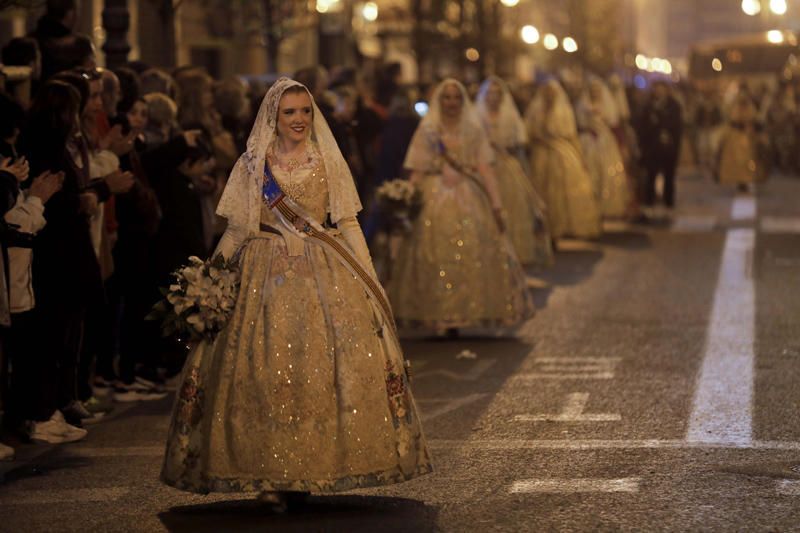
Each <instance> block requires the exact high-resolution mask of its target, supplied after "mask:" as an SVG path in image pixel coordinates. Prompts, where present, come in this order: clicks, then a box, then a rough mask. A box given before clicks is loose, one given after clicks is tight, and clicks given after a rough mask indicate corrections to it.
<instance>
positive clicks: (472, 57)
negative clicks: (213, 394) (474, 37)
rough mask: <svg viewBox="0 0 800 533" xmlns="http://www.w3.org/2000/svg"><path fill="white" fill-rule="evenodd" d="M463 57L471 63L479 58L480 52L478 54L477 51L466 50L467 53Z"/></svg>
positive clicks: (472, 49)
mask: <svg viewBox="0 0 800 533" xmlns="http://www.w3.org/2000/svg"><path fill="white" fill-rule="evenodd" d="M464 55H465V56H466V57H467V60H469V61H472V62H473V63H474V62H476V61H477V60H479V59H480V58H481V54H480V52H478V50H477V49H475V48H467V51H466V52H464Z"/></svg>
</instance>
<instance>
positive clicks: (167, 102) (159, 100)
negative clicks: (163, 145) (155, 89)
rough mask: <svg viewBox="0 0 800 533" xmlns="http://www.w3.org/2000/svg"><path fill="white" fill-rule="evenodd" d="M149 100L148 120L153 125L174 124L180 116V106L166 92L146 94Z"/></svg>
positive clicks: (145, 97) (145, 98) (146, 99)
mask: <svg viewBox="0 0 800 533" xmlns="http://www.w3.org/2000/svg"><path fill="white" fill-rule="evenodd" d="M144 101H145V102H147V114H148V121H149V122H150V123H151V124H152V125H153V126H166V125H169V126H171V125H173V124H174V123H175V119H176V118H177V116H178V106H177V105H176V104H175V101H174V100H172V98H170V97H169V96H167V95H166V94H164V93H150V94H146V95H144Z"/></svg>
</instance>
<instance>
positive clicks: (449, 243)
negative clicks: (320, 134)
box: [387, 79, 534, 334]
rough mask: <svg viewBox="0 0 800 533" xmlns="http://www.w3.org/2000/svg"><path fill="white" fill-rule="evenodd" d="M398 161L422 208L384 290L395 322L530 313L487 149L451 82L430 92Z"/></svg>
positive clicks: (484, 322)
mask: <svg viewBox="0 0 800 533" xmlns="http://www.w3.org/2000/svg"><path fill="white" fill-rule="evenodd" d="M405 167H406V169H408V170H410V171H411V178H410V179H411V180H412V182H413V183H414V184H415V185H416V186H417V187H418V188H419V190H420V191H421V193H422V208H421V212H420V214H419V216H418V217H417V218H416V220H415V222H414V225H413V228H412V230H411V233H410V235H409V236H408V238H407V239H406V241H405V242H404V243H403V245H402V247H401V250H400V252H399V254H398V258H397V261H396V263H395V266H394V268H393V271H392V276H391V281H390V282H389V285H388V287H387V288H388V291H389V296H390V299H391V301H392V304H393V305H394V309H395V313H396V315H397V320H398V322H399V323H400V324H402V325H406V326H418V327H426V328H432V329H434V330H437V331H438V332H440V333H443V332H447V333H449V334H455V333H456V332H457V329H458V328H467V327H490V328H494V327H509V326H514V325H517V324H519V323H520V322H522V321H523V320H525V319H527V318H529V317H530V316H532V314H533V309H534V307H533V300H532V298H531V295H530V293H529V291H528V289H527V287H526V284H525V273H524V272H523V270H522V267H521V265H520V263H519V261H518V260H517V259H516V255H515V253H514V251H513V246H512V245H511V243H510V241H509V239H508V237H507V236H506V235H505V234H504V231H505V221H504V219H503V215H502V213H503V204H502V200H501V196H500V193H499V191H498V187H497V184H496V181H495V176H494V170H493V169H492V149H491V146H490V145H489V141H488V138H487V135H486V133H485V132H484V131H483V128H482V127H481V123H480V120H479V119H478V117H477V115H476V113H475V111H474V108H473V106H472V103H471V102H470V101H469V97H468V95H467V91H466V89H465V88H464V86H463V85H461V83H459V82H458V81H456V80H452V79H448V80H445V81H443V82H442V83H441V84H439V86H438V87H437V88H436V90H435V91H434V93H433V96H432V98H431V101H430V109H429V111H428V114H427V115H426V116H425V118H424V119H423V120H422V122H421V123H420V125H419V127H418V128H417V131H416V132H415V133H414V137H413V138H412V140H411V146H410V147H409V150H408V154H407V155H406V161H405Z"/></svg>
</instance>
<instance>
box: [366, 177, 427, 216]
mask: <svg viewBox="0 0 800 533" xmlns="http://www.w3.org/2000/svg"><path fill="white" fill-rule="evenodd" d="M375 197H376V199H377V200H378V204H379V205H380V206H381V208H382V209H384V210H385V211H386V213H387V214H388V215H389V216H390V218H391V219H392V220H393V221H394V222H395V223H396V224H399V225H400V226H401V227H406V226H409V225H410V221H411V220H412V219H414V218H415V217H416V216H417V214H418V213H419V210H420V208H421V207H422V194H421V193H420V191H419V189H417V188H416V187H415V186H414V184H413V183H411V182H410V181H409V180H405V179H400V178H398V179H393V180H389V181H386V182H384V183H383V184H382V185H381V186H380V187H378V189H377V190H376V191H375Z"/></svg>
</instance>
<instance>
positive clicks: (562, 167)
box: [525, 80, 602, 239]
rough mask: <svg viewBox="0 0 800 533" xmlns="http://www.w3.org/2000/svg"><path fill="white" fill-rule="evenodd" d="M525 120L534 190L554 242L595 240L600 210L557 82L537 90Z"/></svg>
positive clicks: (571, 115)
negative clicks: (543, 206) (541, 201)
mask: <svg viewBox="0 0 800 533" xmlns="http://www.w3.org/2000/svg"><path fill="white" fill-rule="evenodd" d="M525 120H526V123H527V125H528V134H529V135H530V138H531V141H532V142H533V152H532V156H531V168H532V169H533V176H534V180H535V184H536V190H538V191H540V192H541V193H542V196H544V201H545V203H546V204H547V214H548V216H549V219H550V233H551V234H552V235H553V238H554V239H559V238H561V237H577V238H584V239H587V238H594V237H598V236H600V232H601V230H602V226H601V222H600V209H599V206H598V205H597V200H596V198H595V194H594V187H593V185H592V179H591V177H590V176H589V172H588V170H587V167H586V162H585V161H584V159H583V154H582V153H581V147H580V141H579V140H578V130H577V127H576V124H575V114H574V112H573V111H572V105H571V104H570V102H569V97H567V93H566V92H564V89H563V88H562V87H561V84H559V83H558V81H556V80H550V81H549V82H547V83H546V84H545V85H544V87H542V88H541V89H540V90H539V92H538V93H537V94H536V97H535V98H534V100H533V102H532V103H531V105H530V106H529V107H528V110H527V112H526V113H525Z"/></svg>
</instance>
